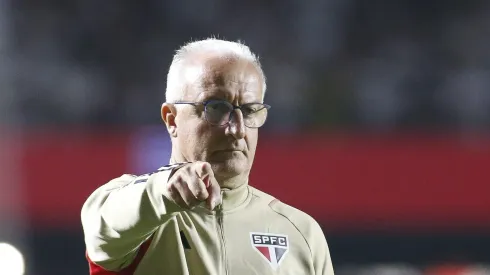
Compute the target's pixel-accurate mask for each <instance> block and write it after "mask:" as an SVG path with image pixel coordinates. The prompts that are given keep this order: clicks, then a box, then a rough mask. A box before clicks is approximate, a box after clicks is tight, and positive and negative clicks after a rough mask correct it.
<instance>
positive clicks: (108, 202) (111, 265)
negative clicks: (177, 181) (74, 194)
mask: <svg viewBox="0 0 490 275" xmlns="http://www.w3.org/2000/svg"><path fill="white" fill-rule="evenodd" d="M175 169H177V168H174V169H172V170H166V171H160V172H157V173H154V174H152V175H146V176H141V177H135V176H132V175H123V176H121V177H119V178H116V179H113V180H112V181H110V182H108V183H107V184H105V185H103V186H101V187H99V188H98V189H97V190H95V192H93V193H92V194H91V195H90V196H89V198H88V199H87V200H86V201H85V203H84V205H83V207H82V211H81V219H82V227H83V233H84V238H85V245H86V249H87V251H86V253H87V258H88V259H89V260H90V262H91V263H94V264H96V265H97V266H99V267H102V268H103V269H105V270H111V271H118V270H122V269H124V268H125V267H127V266H128V265H130V264H131V262H132V261H133V259H134V258H135V257H136V255H137V253H138V249H139V247H140V246H141V245H142V244H143V243H144V242H145V241H146V240H148V239H149V238H150V237H151V236H152V234H153V233H154V232H155V231H156V229H157V228H158V227H159V226H160V225H161V224H162V223H163V222H165V221H166V220H168V219H169V218H170V217H171V215H172V213H175V212H177V211H179V208H178V206H177V205H175V204H174V203H172V202H170V201H169V200H167V199H166V198H165V197H164V196H163V195H162V194H163V193H162V191H163V188H164V186H165V183H166V182H167V181H168V179H169V177H170V176H171V173H172V172H173V171H174V170H175Z"/></svg>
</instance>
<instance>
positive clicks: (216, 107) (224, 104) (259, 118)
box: [173, 100, 271, 128]
mask: <svg viewBox="0 0 490 275" xmlns="http://www.w3.org/2000/svg"><path fill="white" fill-rule="evenodd" d="M173 104H189V105H193V106H198V105H203V106H204V114H205V118H206V121H207V122H208V123H210V124H212V125H215V126H224V125H227V124H228V123H230V120H231V117H232V116H233V113H234V112H233V111H234V110H236V109H239V110H240V111H241V112H242V115H243V122H244V124H245V126H247V127H249V128H259V127H261V126H262V125H264V123H265V120H266V119H267V113H268V110H269V109H270V108H271V106H270V105H267V104H263V103H246V104H243V105H240V106H235V105H232V104H231V103H229V102H228V101H224V100H208V101H204V102H176V103H173Z"/></svg>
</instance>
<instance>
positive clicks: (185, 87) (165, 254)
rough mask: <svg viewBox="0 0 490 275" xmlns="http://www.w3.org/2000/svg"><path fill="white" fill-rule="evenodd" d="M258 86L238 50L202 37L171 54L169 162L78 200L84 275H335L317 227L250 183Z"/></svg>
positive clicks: (259, 78)
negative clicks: (86, 268) (81, 203)
mask: <svg viewBox="0 0 490 275" xmlns="http://www.w3.org/2000/svg"><path fill="white" fill-rule="evenodd" d="M265 89H266V85H265V77H264V74H263V72H262V69H261V66H260V63H259V61H258V60H257V58H256V56H255V55H254V54H253V53H251V52H250V50H249V48H248V47H247V46H245V45H243V44H240V43H235V42H229V41H223V40H217V39H207V40H202V41H196V42H192V43H189V44H187V45H186V46H184V47H182V48H181V49H180V50H179V51H178V52H177V53H176V55H175V56H174V59H173V62H172V64H171V66H170V69H169V73H168V77H167V90H166V103H164V104H163V105H162V108H161V115H162V119H163V121H164V122H165V125H166V127H167V130H168V133H169V134H170V136H171V140H172V155H171V160H170V163H171V164H170V165H168V166H165V167H162V168H160V169H159V170H158V171H156V172H154V173H151V174H147V175H143V176H139V177H137V176H132V175H123V176H121V177H119V178H116V179H114V180H112V181H110V182H109V183H107V184H106V185H103V186H102V187H100V188H98V189H97V190H96V191H95V192H94V193H93V194H92V195H91V196H90V197H89V198H88V200H87V201H86V202H85V204H84V206H83V209H82V224H83V229H84V233H85V243H86V247H87V259H88V261H89V266H90V272H91V274H92V275H95V274H98V275H100V274H137V275H139V274H144V275H151V274H160V275H164V274H169V275H180V274H190V275H200V274H212V275H221V274H223V275H225V274H232V275H241V274H244V275H245V274H247V275H248V274H261V275H267V274H294V275H300V274H301V275H303V274H317V275H319V274H321V275H333V274H334V273H333V267H332V263H331V259H330V253H329V250H328V246H327V242H326V240H325V237H324V235H323V233H322V230H321V228H320V226H319V225H318V223H317V222H316V221H315V220H313V218H311V217H310V216H308V215H307V214H305V213H303V212H301V211H299V210H297V209H295V208H292V207H290V206H288V205H286V204H284V203H282V202H280V201H278V200H277V199H275V198H273V197H272V196H270V195H267V194H265V193H263V192H261V191H259V190H257V189H255V188H253V187H251V186H249V185H248V176H249V173H250V170H251V167H252V163H253V160H254V156H255V149H256V147H257V139H258V128H259V127H261V126H262V125H263V124H264V123H265V120H266V118H267V112H268V109H269V108H270V106H268V105H266V104H264V103H263V99H264V94H265ZM299 184H303V183H298V185H299Z"/></svg>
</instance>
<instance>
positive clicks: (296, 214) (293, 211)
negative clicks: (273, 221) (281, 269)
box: [251, 187, 324, 245]
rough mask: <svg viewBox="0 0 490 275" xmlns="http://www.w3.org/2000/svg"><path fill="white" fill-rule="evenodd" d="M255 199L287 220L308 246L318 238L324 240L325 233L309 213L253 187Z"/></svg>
mask: <svg viewBox="0 0 490 275" xmlns="http://www.w3.org/2000/svg"><path fill="white" fill-rule="evenodd" d="M251 188H252V189H251V190H252V193H253V195H254V197H256V198H257V199H259V200H261V201H262V202H264V203H267V205H268V207H269V208H270V209H271V210H272V211H274V212H275V213H276V214H278V215H280V216H282V217H284V218H285V219H287V220H288V221H289V222H290V223H291V224H292V225H293V226H294V227H295V228H296V229H297V230H298V231H299V232H300V234H301V235H302V236H303V237H304V238H305V241H306V242H307V243H308V245H310V244H311V242H313V241H314V240H315V239H317V238H318V237H322V238H324V234H323V231H322V229H321V227H320V225H319V224H318V222H317V221H316V220H315V219H314V218H313V217H312V216H310V215H308V214H307V213H305V212H303V211H301V210H299V209H297V208H295V207H293V206H291V205H288V204H286V203H284V202H282V201H280V200H278V199H277V198H275V197H273V196H271V195H269V194H267V193H265V192H263V191H260V190H258V189H256V188H253V187H251Z"/></svg>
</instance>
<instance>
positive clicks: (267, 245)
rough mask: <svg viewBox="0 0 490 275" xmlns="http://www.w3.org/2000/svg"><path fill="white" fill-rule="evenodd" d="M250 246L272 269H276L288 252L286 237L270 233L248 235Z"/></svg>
mask: <svg viewBox="0 0 490 275" xmlns="http://www.w3.org/2000/svg"><path fill="white" fill-rule="evenodd" d="M250 241H251V242H252V246H253V247H255V249H256V250H257V251H258V252H259V253H260V255H262V256H263V257H264V259H265V260H267V261H268V262H269V264H270V265H271V266H272V268H273V269H277V267H279V264H280V263H281V262H282V260H283V259H284V257H285V256H286V253H287V252H288V251H289V240H288V236H287V235H278V234H270V233H256V232H251V233H250Z"/></svg>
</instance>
